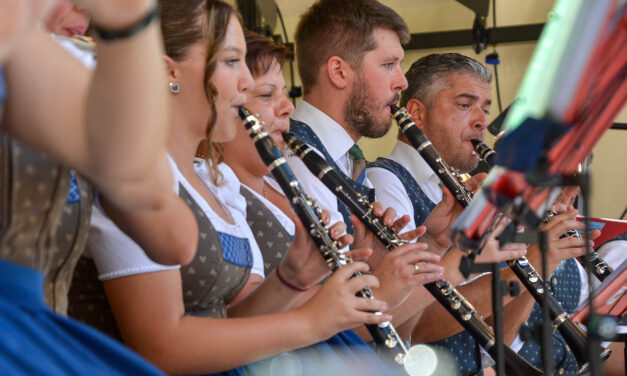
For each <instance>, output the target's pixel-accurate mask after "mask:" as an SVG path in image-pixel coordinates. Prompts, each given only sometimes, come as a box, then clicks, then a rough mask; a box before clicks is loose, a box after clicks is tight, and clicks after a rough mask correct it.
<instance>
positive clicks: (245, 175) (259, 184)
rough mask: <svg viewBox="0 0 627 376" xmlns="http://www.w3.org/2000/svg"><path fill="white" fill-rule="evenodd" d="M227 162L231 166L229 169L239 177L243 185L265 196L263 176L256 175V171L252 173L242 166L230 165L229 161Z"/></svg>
mask: <svg viewBox="0 0 627 376" xmlns="http://www.w3.org/2000/svg"><path fill="white" fill-rule="evenodd" d="M226 162H227V164H228V165H229V167H231V169H232V170H233V172H234V173H235V175H237V178H238V179H239V181H240V182H241V183H242V184H244V185H245V186H247V187H248V188H250V189H252V190H253V191H255V192H257V193H259V194H260V195H263V189H264V186H265V181H264V180H263V176H259V175H258V174H255V173H254V171H250V170H248V169H246V168H245V167H244V166H242V165H238V164H230V163H228V161H226Z"/></svg>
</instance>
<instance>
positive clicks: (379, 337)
mask: <svg viewBox="0 0 627 376" xmlns="http://www.w3.org/2000/svg"><path fill="white" fill-rule="evenodd" d="M239 115H240V117H241V118H242V120H243V121H244V122H245V123H244V125H245V126H246V130H247V131H248V134H249V136H250V137H251V138H252V139H253V142H254V144H255V147H256V148H257V152H258V153H259V155H260V156H261V159H262V160H263V162H264V163H265V164H266V166H268V168H269V169H270V172H271V173H272V175H273V176H274V178H275V179H276V180H277V182H278V183H279V185H280V186H281V189H282V190H283V192H284V193H285V195H286V197H287V199H288V201H289V202H290V204H291V206H292V208H293V209H294V211H295V212H296V214H297V215H298V217H299V218H300V220H301V221H302V222H303V224H304V225H305V228H307V229H308V230H309V234H310V235H311V237H312V238H313V240H314V241H315V243H316V245H317V246H318V249H319V250H320V253H321V254H322V256H323V257H324V259H325V261H326V263H327V265H328V266H329V268H331V270H336V269H339V268H341V267H343V266H345V265H346V264H348V263H351V262H352V260H351V258H350V257H348V256H347V255H346V254H344V253H342V252H340V251H339V249H338V247H337V242H336V241H335V240H333V239H332V238H331V236H330V234H329V231H328V229H327V228H326V227H325V226H324V224H323V223H322V220H321V219H320V216H321V214H322V211H321V210H320V209H319V208H318V207H317V205H316V204H315V202H314V201H313V200H312V199H311V198H310V197H309V196H307V194H306V193H305V192H303V190H302V188H301V186H300V184H299V182H298V180H296V178H295V177H294V174H293V172H292V170H291V169H290V168H289V166H288V165H287V163H286V161H285V158H283V155H282V153H281V151H280V150H279V149H278V148H277V147H276V146H275V145H274V142H273V141H272V139H271V138H270V136H269V135H268V133H266V132H265V131H264V130H263V123H261V122H260V121H259V119H258V118H257V117H256V116H255V115H252V114H251V113H250V112H249V111H248V110H247V109H246V108H244V107H240V109H239ZM358 275H361V273H357V274H355V276H358ZM357 295H359V296H361V297H363V298H366V299H373V294H372V290H371V289H370V288H369V287H364V288H363V289H362V290H361V291H359V292H358V293H357ZM375 314H376V315H381V314H382V313H381V312H375ZM366 327H367V329H368V332H369V333H370V335H371V336H372V338H373V339H374V341H375V342H376V343H377V344H381V345H382V347H384V348H385V349H387V350H389V352H390V355H391V357H392V358H393V359H394V362H396V363H397V364H404V362H405V358H406V356H407V348H406V347H405V344H404V342H403V340H402V339H401V338H400V336H399V335H398V333H397V332H396V330H395V329H394V326H393V325H392V323H390V322H384V323H381V324H379V325H375V324H366Z"/></svg>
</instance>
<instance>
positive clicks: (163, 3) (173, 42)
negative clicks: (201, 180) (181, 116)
mask: <svg viewBox="0 0 627 376" xmlns="http://www.w3.org/2000/svg"><path fill="white" fill-rule="evenodd" d="M159 6H160V7H161V32H162V34H163V44H164V47H165V53H166V55H168V56H169V57H171V58H172V59H174V60H176V61H180V60H183V59H184V58H185V57H186V56H187V54H188V52H189V49H190V47H191V46H192V45H193V44H195V43H198V42H200V41H202V40H205V41H206V43H207V51H208V52H207V61H206V63H205V94H206V96H207V100H208V101H209V103H210V105H211V107H212V111H211V118H210V119H208V121H207V141H206V145H203V146H204V147H203V150H205V151H206V153H207V157H208V158H209V159H210V160H211V162H212V163H211V169H210V172H211V173H210V176H211V179H212V181H213V182H214V183H216V184H217V183H218V181H219V180H220V177H221V174H220V172H219V171H218V169H217V166H218V164H220V162H222V150H221V147H220V146H218V145H216V144H214V143H212V142H211V133H212V131H213V127H214V125H215V122H216V118H217V114H216V108H215V105H214V102H215V97H216V95H217V92H216V89H215V87H214V86H213V84H212V83H211V78H212V76H213V73H214V71H215V68H216V59H217V54H218V51H220V48H222V45H223V44H224V39H225V37H226V29H227V27H228V25H229V22H230V21H231V17H235V18H236V19H237V20H239V22H240V24H242V18H241V16H240V14H239V13H238V12H237V11H236V10H235V9H234V8H233V7H232V6H231V5H229V4H227V3H225V2H223V1H221V0H185V1H181V0H159Z"/></svg>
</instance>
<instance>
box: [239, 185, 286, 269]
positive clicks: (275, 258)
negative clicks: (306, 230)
mask: <svg viewBox="0 0 627 376" xmlns="http://www.w3.org/2000/svg"><path fill="white" fill-rule="evenodd" d="M240 194H241V195H242V196H243V197H244V198H245V199H246V221H247V222H248V226H250V229H251V230H252V232H253V235H254V236H255V240H256V241H257V245H258V246H259V249H260V250H261V255H262V256H263V270H264V274H265V275H266V276H268V275H270V273H272V271H273V270H274V268H276V267H277V265H279V263H281V261H282V260H283V257H284V256H285V253H286V252H287V249H288V248H289V247H290V244H292V237H291V236H290V234H289V233H288V232H287V230H285V228H284V227H283V225H282V224H281V222H279V220H278V219H277V218H276V217H275V216H274V214H273V213H272V212H271V211H270V209H268V207H267V206H266V205H264V203H263V202H261V200H260V199H259V198H257V196H255V194H254V193H252V192H250V191H249V190H248V189H246V188H244V187H243V186H242V187H241V188H240Z"/></svg>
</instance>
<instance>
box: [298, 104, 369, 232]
mask: <svg viewBox="0 0 627 376" xmlns="http://www.w3.org/2000/svg"><path fill="white" fill-rule="evenodd" d="M292 117H293V118H294V119H295V120H298V121H301V122H303V123H305V124H307V125H308V126H309V127H310V128H311V129H312V130H313V131H314V133H315V134H316V135H317V136H318V138H320V141H322V144H323V145H324V146H325V148H326V149H327V151H328V152H329V155H330V156H331V158H333V161H334V162H335V163H336V164H337V165H338V167H339V168H340V169H341V170H342V172H343V173H345V174H346V175H348V176H351V171H352V169H353V157H352V156H351V155H350V154H348V150H349V149H350V148H351V147H352V146H353V145H354V144H355V142H354V141H353V139H352V138H351V136H350V135H349V134H348V133H347V132H346V130H344V128H342V126H341V125H339V124H338V123H337V122H336V121H335V120H333V119H331V118H330V117H329V116H328V115H326V114H325V113H324V112H322V111H320V110H319V109H317V108H316V107H314V106H312V105H311V104H309V103H307V102H306V101H304V100H302V101H300V103H299V104H298V106H297V107H296V111H294V114H293V115H292ZM320 154H321V155H322V153H320ZM286 159H287V163H288V165H289V166H290V168H291V169H292V171H293V172H294V175H296V178H297V179H298V181H299V182H300V184H301V186H302V187H303V190H304V191H305V193H307V194H308V195H309V196H311V197H313V198H314V199H315V200H316V203H317V205H318V207H320V208H321V209H324V210H327V211H328V212H329V213H330V215H331V222H330V223H331V224H333V223H336V222H344V218H343V217H342V214H341V213H340V212H339V209H338V206H337V198H336V196H335V195H334V194H333V192H331V191H330V190H328V189H327V187H326V186H325V185H324V184H323V183H322V182H321V181H320V180H319V179H318V178H317V177H316V176H315V175H313V174H312V173H311V172H309V169H308V168H307V166H305V164H304V163H303V162H302V161H301V160H300V158H299V157H297V156H295V155H291V156H288V157H287V158H286ZM363 184H364V185H365V186H367V187H372V184H370V182H369V181H368V179H367V178H366V179H365V180H364V182H363Z"/></svg>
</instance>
